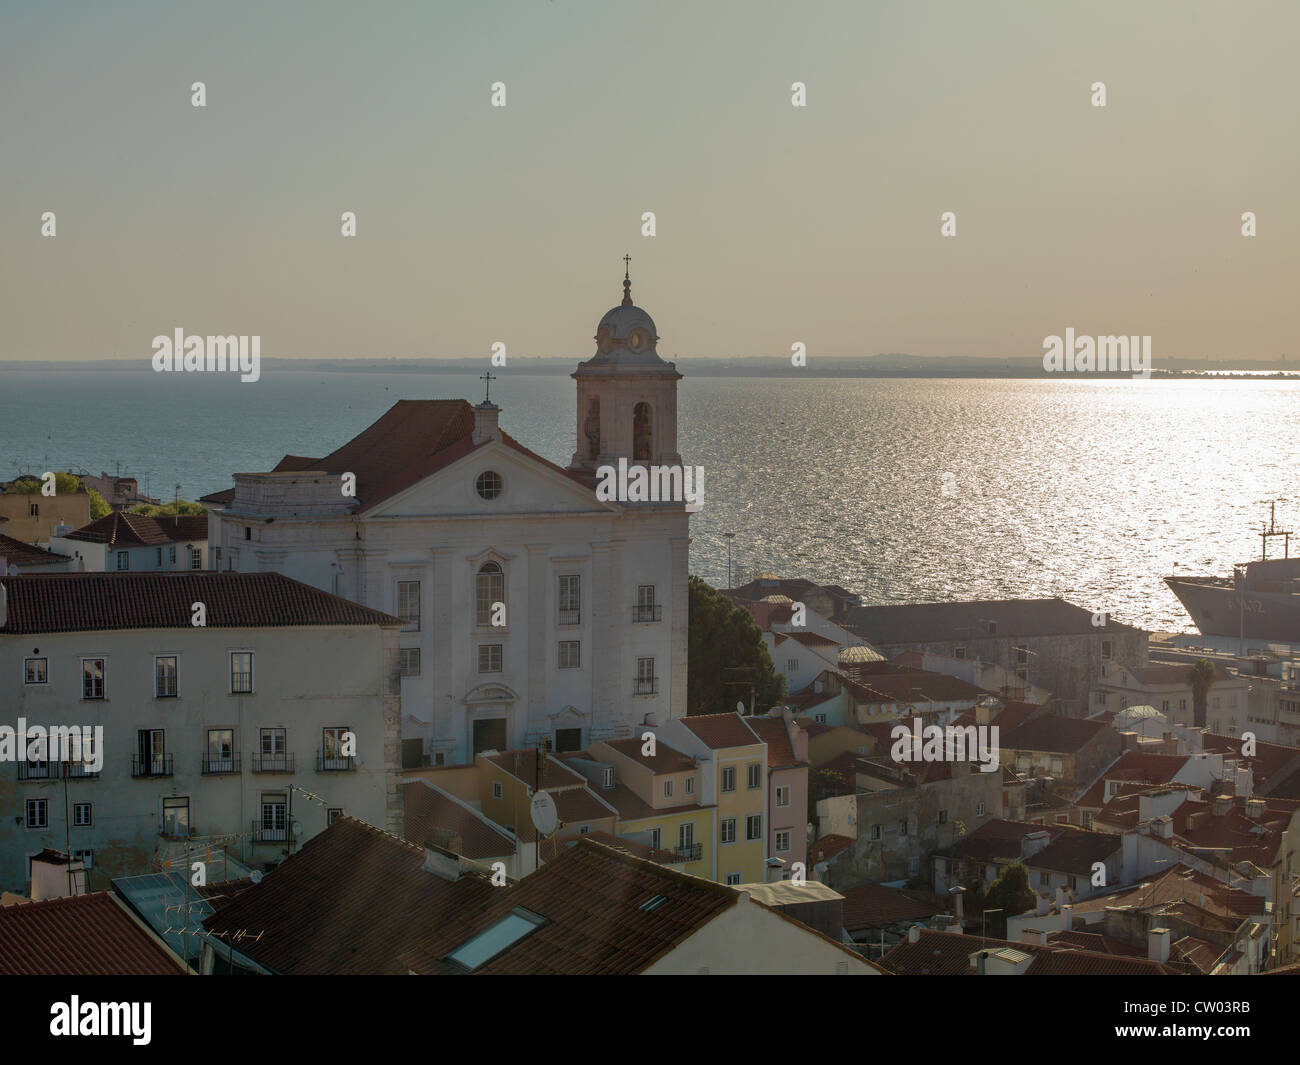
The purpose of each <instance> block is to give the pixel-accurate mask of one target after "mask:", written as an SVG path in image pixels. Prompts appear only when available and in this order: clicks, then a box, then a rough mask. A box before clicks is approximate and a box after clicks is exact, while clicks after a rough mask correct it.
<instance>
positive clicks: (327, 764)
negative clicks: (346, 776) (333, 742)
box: [316, 751, 357, 773]
mask: <svg viewBox="0 0 1300 1065" xmlns="http://www.w3.org/2000/svg"><path fill="white" fill-rule="evenodd" d="M356 768H357V760H356V757H355V756H353V755H342V754H327V753H326V752H325V751H317V752H316V772H317V773H347V772H350V771H352V770H355V769H356Z"/></svg>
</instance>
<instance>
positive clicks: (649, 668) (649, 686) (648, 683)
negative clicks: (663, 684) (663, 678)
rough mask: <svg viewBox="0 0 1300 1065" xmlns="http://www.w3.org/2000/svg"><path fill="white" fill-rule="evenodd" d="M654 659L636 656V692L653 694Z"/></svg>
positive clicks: (638, 693)
mask: <svg viewBox="0 0 1300 1065" xmlns="http://www.w3.org/2000/svg"><path fill="white" fill-rule="evenodd" d="M655 680H656V678H655V660H654V659H653V658H638V659H637V660H636V694H637V695H653V694H654V693H655Z"/></svg>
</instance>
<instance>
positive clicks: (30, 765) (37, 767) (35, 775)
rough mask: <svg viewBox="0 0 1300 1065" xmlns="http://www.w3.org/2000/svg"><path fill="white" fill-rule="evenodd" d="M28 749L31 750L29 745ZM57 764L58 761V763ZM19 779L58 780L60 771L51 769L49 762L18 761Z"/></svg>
mask: <svg viewBox="0 0 1300 1065" xmlns="http://www.w3.org/2000/svg"><path fill="white" fill-rule="evenodd" d="M28 750H31V748H30V747H29V748H28ZM56 764H57V763H56ZM18 779H19V780H58V779H59V771H58V770H57V769H53V770H51V767H50V763H49V762H27V761H22V762H19V763H18Z"/></svg>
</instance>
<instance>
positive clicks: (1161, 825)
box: [1151, 814, 1174, 839]
mask: <svg viewBox="0 0 1300 1065" xmlns="http://www.w3.org/2000/svg"><path fill="white" fill-rule="evenodd" d="M1151 835H1153V836H1155V837H1156V838H1157V839H1172V838H1173V835H1174V819H1173V818H1172V817H1170V816H1169V815H1168V814H1163V815H1162V816H1160V817H1157V818H1156V819H1155V820H1154V821H1152V822H1151Z"/></svg>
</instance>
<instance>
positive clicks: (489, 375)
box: [479, 370, 496, 403]
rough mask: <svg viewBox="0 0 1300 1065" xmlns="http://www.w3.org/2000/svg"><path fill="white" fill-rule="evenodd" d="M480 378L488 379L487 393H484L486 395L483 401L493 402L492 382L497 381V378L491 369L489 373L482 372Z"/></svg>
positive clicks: (481, 379) (482, 379)
mask: <svg viewBox="0 0 1300 1065" xmlns="http://www.w3.org/2000/svg"><path fill="white" fill-rule="evenodd" d="M479 380H480V381H486V382H487V393H486V395H484V397H483V402H484V403H491V402H492V382H493V381H495V380H496V378H495V377H493V376H492V371H491V370H489V371H488V372H487V373H485V374H480V375H479Z"/></svg>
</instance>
